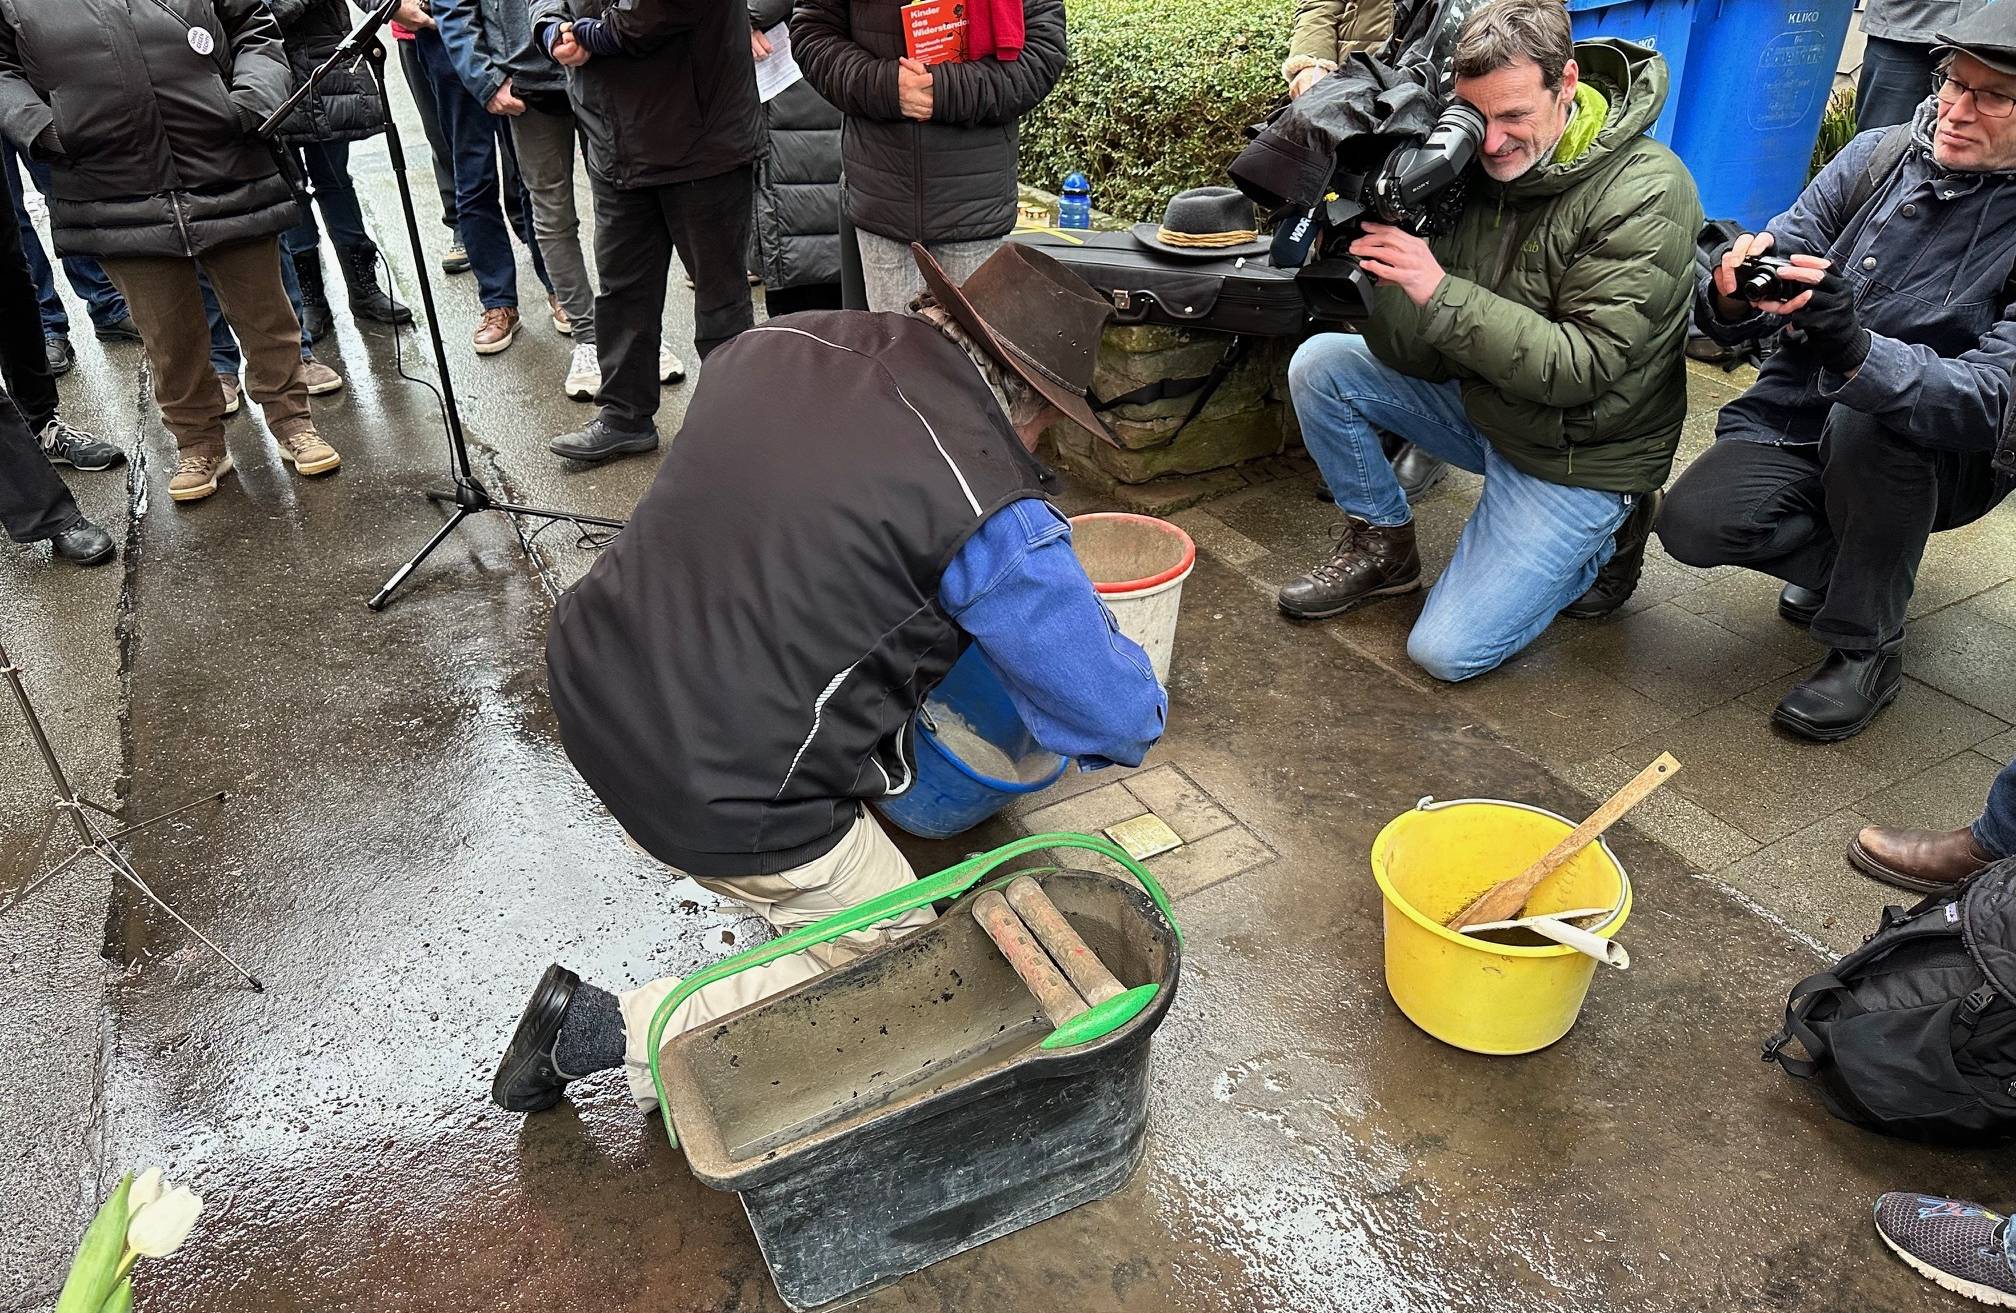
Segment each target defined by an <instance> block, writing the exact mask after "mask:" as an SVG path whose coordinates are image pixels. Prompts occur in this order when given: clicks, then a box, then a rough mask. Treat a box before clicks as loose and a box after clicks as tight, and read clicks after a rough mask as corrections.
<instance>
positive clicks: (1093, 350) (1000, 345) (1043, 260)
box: [910, 242, 1120, 447]
mask: <svg viewBox="0 0 2016 1313" xmlns="http://www.w3.org/2000/svg"><path fill="white" fill-rule="evenodd" d="M910 254H911V255H912V256H913V257H914V258H915V259H916V261H917V268H918V269H919V270H921V271H922V272H923V274H924V285H925V286H926V287H928V288H929V289H930V290H931V297H932V299H933V300H935V301H936V302H937V303H938V304H939V305H941V306H944V307H945V310H946V312H947V313H948V314H950V315H951V316H952V317H953V318H954V319H956V320H957V321H959V326H960V327H961V328H963V329H965V330H966V331H967V333H969V334H971V335H972V337H973V340H974V341H976V342H978V343H980V344H981V345H982V346H985V347H987V348H988V350H989V351H990V353H991V354H992V355H993V356H994V358H995V359H996V360H999V361H1000V362H1001V363H1002V364H1003V365H1006V366H1007V367H1008V368H1010V369H1012V370H1014V371H1015V373H1016V374H1017V375H1018V376H1019V377H1020V378H1021V379H1022V381H1023V382H1025V383H1027V384H1028V385H1029V386H1030V387H1032V388H1035V389H1036V390H1037V391H1038V392H1040V393H1042V394H1043V396H1044V397H1045V398H1047V399H1048V400H1049V402H1050V403H1051V404H1052V405H1054V406H1056V407H1057V409H1059V410H1061V411H1063V412H1064V413H1065V414H1066V415H1069V416H1070V417H1071V418H1072V420H1073V421H1075V422H1076V423H1078V424H1080V425H1082V426H1084V427H1085V428H1086V429H1089V430H1090V431H1091V432H1093V433H1096V434H1098V435H1099V436H1100V437H1102V438H1104V439H1106V441H1108V442H1110V443H1112V444H1113V445H1114V446H1116V447H1117V446H1119V445H1120V440H1119V439H1118V438H1116V437H1114V436H1113V433H1112V431H1111V430H1109V429H1108V428H1107V427H1106V426H1105V425H1104V424H1103V423H1101V422H1100V420H1099V416H1098V415H1097V414H1096V413H1094V411H1093V409H1092V405H1091V403H1090V402H1089V401H1088V400H1087V399H1086V395H1087V393H1088V391H1089V390H1090V388H1091V386H1092V367H1093V365H1095V364H1096V363H1097V362H1098V359H1099V336H1100V334H1101V333H1103V332H1104V331H1105V329H1106V323H1107V321H1108V320H1110V319H1112V318H1113V304H1112V302H1110V301H1108V300H1107V299H1106V298H1105V297H1103V296H1100V295H1099V294H1098V293H1097V292H1095V291H1093V290H1092V289H1091V287H1090V286H1088V285H1087V284H1086V283H1085V281H1084V280H1083V279H1081V278H1079V277H1077V276H1076V275H1075V274H1073V273H1072V272H1071V271H1070V270H1068V269H1066V268H1065V267H1064V266H1063V265H1061V264H1059V263H1057V261H1055V260H1053V259H1051V258H1050V257H1049V256H1047V255H1045V254H1043V252H1041V251H1038V250H1035V249H1033V248H1032V247H1028V246H1024V245H1022V244H1021V243H1019V242H1008V243H1005V244H1004V245H1003V246H1002V247H1001V249H1000V250H998V251H996V252H994V254H992V255H990V256H988V257H987V259H986V261H985V262H984V263H982V264H981V266H980V267H979V268H978V269H975V270H974V271H973V276H972V277H971V278H968V279H967V280H966V285H965V286H964V287H954V286H953V285H952V280H951V279H950V278H948V277H947V276H946V274H945V270H944V269H942V268H940V267H939V264H938V262H937V261H936V260H934V259H932V258H931V252H929V251H927V250H925V249H924V248H923V247H922V246H920V245H917V244H916V243H914V242H913V243H912V244H911V246H910Z"/></svg>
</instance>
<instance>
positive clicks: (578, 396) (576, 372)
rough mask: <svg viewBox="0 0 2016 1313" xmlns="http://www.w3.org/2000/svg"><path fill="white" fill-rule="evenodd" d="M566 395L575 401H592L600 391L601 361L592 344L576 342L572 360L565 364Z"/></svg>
mask: <svg viewBox="0 0 2016 1313" xmlns="http://www.w3.org/2000/svg"><path fill="white" fill-rule="evenodd" d="M566 388H567V395H568V396H569V397H571V398H573V399H574V400H575V401H593V400H594V399H595V394H596V393H597V392H600V391H601V390H602V359H601V357H600V356H599V355H597V354H596V351H595V344H594V343H593V342H577V343H575V345H574V358H573V360H571V361H569V362H568V364H567V383H566Z"/></svg>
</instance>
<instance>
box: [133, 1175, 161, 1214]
mask: <svg viewBox="0 0 2016 1313" xmlns="http://www.w3.org/2000/svg"><path fill="white" fill-rule="evenodd" d="M160 1197H161V1169H160V1168H159V1167H149V1168H148V1169H147V1170H146V1171H144V1172H142V1173H140V1175H138V1176H136V1177H134V1178H133V1185H132V1187H131V1188H130V1189H128V1190H127V1191H126V1215H127V1216H128V1217H131V1216H132V1215H133V1214H135V1213H137V1212H139V1211H140V1210H141V1209H143V1208H145V1207H146V1206H147V1205H148V1204H151V1203H153V1202H154V1201H155V1200H156V1199H159V1198H160Z"/></svg>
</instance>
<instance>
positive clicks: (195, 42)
mask: <svg viewBox="0 0 2016 1313" xmlns="http://www.w3.org/2000/svg"><path fill="white" fill-rule="evenodd" d="M189 48H190V49H191V50H193V51H195V52H196V53H197V54H199V55H207V54H209V53H210V52H211V51H213V50H215V49H216V48H217V38H215V37H213V36H211V35H210V30H209V29H208V28H204V27H192V28H190V29H189Z"/></svg>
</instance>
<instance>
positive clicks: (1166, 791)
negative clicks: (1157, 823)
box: [1126, 766, 1233, 843]
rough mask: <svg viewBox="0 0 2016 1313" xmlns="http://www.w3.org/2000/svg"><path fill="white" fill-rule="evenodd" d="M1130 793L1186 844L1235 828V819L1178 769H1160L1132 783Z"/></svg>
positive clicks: (1128, 787)
mask: <svg viewBox="0 0 2016 1313" xmlns="http://www.w3.org/2000/svg"><path fill="white" fill-rule="evenodd" d="M1126 788H1127V792H1129V793H1131V794H1133V795H1134V796H1135V798H1137V799H1139V800H1140V802H1141V803H1142V805H1143V806H1145V807H1147V809H1148V810H1149V811H1152V812H1154V813H1155V814H1156V815H1157V816H1159V817H1161V818H1162V820H1163V822H1164V823H1165V824H1167V825H1168V826H1169V828H1170V829H1172V830H1174V831H1175V832H1176V835H1177V837H1178V838H1180V839H1182V840H1183V842H1185V843H1191V842H1194V841H1195V840H1198V839H1202V838H1203V837H1204V836H1206V835H1209V834H1216V833H1217V832H1218V831H1220V830H1223V829H1225V828H1227V827H1228V826H1230V825H1232V824H1233V819H1232V816H1231V814H1230V813H1229V812H1227V811H1226V810H1225V809H1224V808H1223V807H1220V806H1219V805H1218V804H1217V803H1216V802H1213V801H1212V800H1211V798H1210V796H1209V795H1208V794H1206V793H1205V792H1204V790H1203V789H1202V788H1201V787H1199V786H1198V784H1197V783H1196V782H1195V781H1194V780H1192V779H1191V778H1190V777H1189V776H1187V775H1185V774H1184V773H1183V772H1182V770H1181V769H1180V768H1179V767H1176V766H1157V767H1156V768H1154V769H1153V770H1144V771H1142V772H1141V773H1140V774H1138V775H1135V776H1134V777H1133V778H1131V779H1129V780H1128V781H1127V784H1126Z"/></svg>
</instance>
